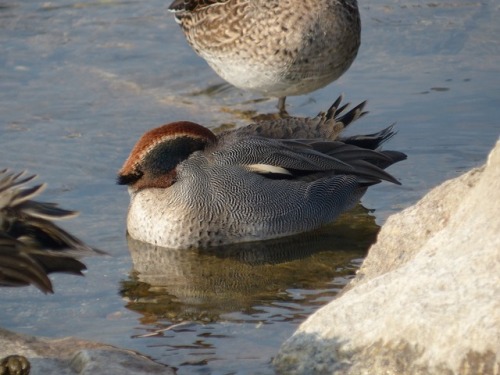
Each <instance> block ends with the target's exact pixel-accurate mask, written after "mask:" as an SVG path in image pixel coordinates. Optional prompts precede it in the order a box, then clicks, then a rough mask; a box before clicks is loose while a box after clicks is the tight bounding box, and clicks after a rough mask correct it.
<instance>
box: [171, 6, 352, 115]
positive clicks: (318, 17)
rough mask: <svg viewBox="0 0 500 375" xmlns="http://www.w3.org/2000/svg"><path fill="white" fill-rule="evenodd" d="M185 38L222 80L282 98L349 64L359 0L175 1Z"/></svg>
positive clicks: (306, 89) (306, 90) (339, 72)
mask: <svg viewBox="0 0 500 375" xmlns="http://www.w3.org/2000/svg"><path fill="white" fill-rule="evenodd" d="M169 9H170V10H171V11H173V12H175V17H176V20H177V21H178V22H179V23H180V25H181V27H182V30H183V31H184V34H185V35H186V38H187V41H188V43H189V44H190V45H191V47H192V48H193V49H194V50H195V51H196V53H198V54H199V55H200V56H201V57H203V58H204V59H205V60H206V61H207V63H208V64H209V65H210V66H211V67H212V68H213V69H214V70H215V72H216V73H217V74H219V75H220V76H221V77H222V78H223V79H225V80H226V81H228V82H229V83H231V84H233V85H234V86H236V87H239V88H241V89H244V90H250V91H254V92H257V93H260V94H262V95H266V96H271V97H279V98H280V103H279V106H280V110H283V111H284V109H285V108H284V104H285V101H284V98H285V97H286V96H289V95H302V94H306V93H309V92H312V91H314V90H317V89H319V88H321V87H324V86H326V85H328V84H329V83H330V82H332V81H334V80H336V79H337V78H339V77H340V76H341V75H342V74H343V73H344V72H345V71H346V70H347V69H348V68H349V66H350V65H351V64H352V62H353V61H354V59H355V57H356V55H357V52H358V49H359V45H360V34H361V23H360V17H359V11H358V5H357V2H356V0H225V1H224V0H222V1H215V0H204V1H202V0H176V1H174V2H173V3H172V5H171V6H170V8H169Z"/></svg>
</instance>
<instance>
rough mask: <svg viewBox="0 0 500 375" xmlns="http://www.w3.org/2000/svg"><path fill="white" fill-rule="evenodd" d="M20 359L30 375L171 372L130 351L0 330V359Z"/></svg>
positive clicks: (99, 344) (72, 339)
mask: <svg viewBox="0 0 500 375" xmlns="http://www.w3.org/2000/svg"><path fill="white" fill-rule="evenodd" d="M13 354H16V355H23V356H25V357H27V358H28V360H29V362H30V364H31V371H30V372H29V373H30V375H42V374H58V375H75V374H81V375H84V374H92V375H98V374H102V375H107V374H125V375H126V374H130V375H132V374H133V375H140V374H162V375H173V374H175V371H174V370H173V369H171V368H169V367H166V366H163V365H160V364H158V363H156V362H153V361H152V360H150V359H148V358H146V357H144V356H142V355H140V354H138V353H135V352H133V351H130V350H125V349H118V348H115V347H113V346H111V345H106V344H102V343H97V342H91V341H86V340H81V339H76V338H73V337H66V338H63V339H48V338H40V337H34V336H28V335H22V334H17V333H13V332H10V331H7V330H4V329H2V328H0V357H3V356H7V355H13Z"/></svg>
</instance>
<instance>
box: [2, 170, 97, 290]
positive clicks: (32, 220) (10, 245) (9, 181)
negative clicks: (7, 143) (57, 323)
mask: <svg viewBox="0 0 500 375" xmlns="http://www.w3.org/2000/svg"><path fill="white" fill-rule="evenodd" d="M35 177H36V176H35V175H31V176H26V175H25V174H24V173H19V174H14V173H12V172H9V171H7V170H1V171H0V286H23V285H29V284H32V285H34V286H36V287H37V288H38V289H40V290H41V291H42V292H44V293H53V287H52V282H51V281H50V279H49V278H48V276H47V275H48V274H50V273H52V272H65V273H72V274H76V275H82V271H83V270H85V269H86V267H85V265H84V264H83V263H81V262H80V261H79V260H78V258H80V257H83V256H88V255H97V254H104V252H103V251H101V250H97V249H93V248H91V247H89V246H87V245H86V244H84V243H83V242H82V241H80V240H79V239H78V238H76V237H74V236H73V235H71V234H69V233H68V232H66V231H65V230H64V229H62V228H60V227H59V226H57V225H56V224H54V223H53V222H52V220H60V219H67V218H70V217H73V216H76V215H77V212H75V211H67V210H64V209H62V208H59V207H57V205H56V204H54V203H48V202H39V201H34V200H32V198H33V197H35V196H37V195H38V194H40V192H41V191H43V189H44V188H45V186H46V185H45V184H40V185H36V186H33V187H26V188H25V187H24V186H25V185H26V184H27V183H28V182H30V181H32V180H33V179H34V178H35Z"/></svg>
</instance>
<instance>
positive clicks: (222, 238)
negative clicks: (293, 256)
mask: <svg viewBox="0 0 500 375" xmlns="http://www.w3.org/2000/svg"><path fill="white" fill-rule="evenodd" d="M340 103H341V98H339V99H338V100H337V101H336V102H335V103H334V105H333V106H332V107H331V108H330V109H329V110H328V111H327V112H326V113H320V114H319V115H318V116H317V117H315V118H284V119H280V120H276V121H269V122H260V123H256V124H250V125H248V126H246V127H243V128H241V129H236V130H233V131H228V132H224V133H222V134H220V135H219V136H218V137H215V136H214V135H213V134H212V135H208V138H207V134H206V131H207V129H206V128H203V127H202V126H200V125H197V124H193V123H188V122H179V123H173V124H169V125H164V126H163V127H160V128H156V129H153V130H151V131H150V132H147V133H146V134H145V135H144V136H143V137H142V138H141V139H140V140H139V142H138V143H137V145H136V146H135V147H134V150H133V151H132V153H131V155H130V156H129V158H128V160H127V161H126V163H125V165H124V167H123V168H122V170H121V171H120V175H119V182H121V183H124V184H128V185H129V186H130V190H129V191H130V193H131V205H130V208H129V214H128V220H127V228H128V232H129V234H130V235H131V236H132V237H133V238H135V239H139V240H142V241H145V242H149V243H153V244H157V245H160V246H165V247H173V248H183V247H208V246H216V245H222V244H228V243H235V242H246V241H255V240H263V239H269V238H276V237H282V236H286V235H291V234H295V233H300V232H305V231H309V230H312V229H315V228H318V227H319V226H321V225H324V224H326V223H329V222H331V221H333V220H335V218H337V217H338V216H339V215H340V214H341V213H342V212H344V211H346V210H348V209H350V208H351V207H352V206H353V205H354V204H356V202H358V201H359V199H360V198H361V197H362V195H363V194H364V193H365V191H366V189H367V188H368V187H369V186H371V185H374V184H377V183H379V182H381V181H382V180H386V181H390V182H393V183H396V184H399V182H398V181H397V180H396V179H395V178H394V177H393V176H391V175H390V174H389V173H387V172H386V171H384V168H386V167H388V166H389V165H391V164H393V163H396V162H398V161H400V160H403V159H405V158H406V155H405V154H403V153H401V152H398V151H382V150H380V146H381V144H382V143H383V142H384V141H386V140H387V139H389V138H390V137H392V136H393V135H394V131H393V128H392V126H391V127H388V128H387V129H384V130H382V131H380V132H378V133H376V134H371V135H368V136H356V137H349V138H344V139H343V138H341V137H340V136H339V134H340V133H341V131H342V130H343V129H344V128H345V127H346V126H348V125H349V124H350V123H351V122H352V121H354V120H356V119H358V118H359V117H360V116H362V115H363V114H364V112H363V108H364V103H362V104H360V105H358V106H356V107H355V108H353V109H352V110H351V111H347V112H346V108H347V106H345V105H344V106H341V105H340ZM197 139H205V142H201V143H200V142H199V141H197V143H196V144H199V145H200V147H199V149H198V150H197V151H192V153H191V154H190V155H189V156H187V157H185V158H184V160H182V161H180V162H179V161H177V162H176V163H177V165H176V167H175V168H171V167H165V168H164V169H163V170H162V167H161V166H170V165H171V164H172V163H171V162H170V161H169V160H172V158H176V155H175V154H173V153H172V152H169V150H170V151H171V150H176V149H179V145H181V144H182V145H185V144H186V143H187V144H189V143H190V142H191V140H197ZM356 143H358V144H361V143H363V144H364V145H366V146H367V148H362V147H359V146H358V145H357V144H356ZM175 160H177V159H175Z"/></svg>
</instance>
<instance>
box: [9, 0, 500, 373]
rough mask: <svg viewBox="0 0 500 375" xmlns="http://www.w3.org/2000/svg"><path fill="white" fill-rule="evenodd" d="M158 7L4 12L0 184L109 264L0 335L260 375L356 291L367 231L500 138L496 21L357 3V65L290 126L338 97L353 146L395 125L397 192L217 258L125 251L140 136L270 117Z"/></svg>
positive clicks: (489, 9)
mask: <svg viewBox="0 0 500 375" xmlns="http://www.w3.org/2000/svg"><path fill="white" fill-rule="evenodd" d="M167 6H168V2H164V1H159V0H151V1H142V2H139V1H113V0H107V1H104V0H101V1H80V2H78V1H64V0H61V1H54V2H42V1H28V0H24V1H22V2H21V1H5V0H4V1H0V43H1V44H0V156H1V165H0V168H2V167H9V168H14V169H18V170H21V169H28V170H29V171H30V172H33V173H38V174H39V175H40V176H41V180H43V181H45V182H47V183H48V184H49V188H48V189H47V191H46V192H45V193H44V196H43V198H44V199H46V200H53V201H57V202H59V203H60V204H61V205H62V206H63V207H67V208H72V209H78V210H80V211H81V216H80V217H79V218H77V219H75V220H73V221H71V222H68V223H65V227H66V228H68V229H70V230H72V231H73V232H74V233H75V234H77V235H79V236H80V237H82V238H83V239H84V240H86V241H87V242H89V243H90V244H92V245H94V246H97V247H100V248H102V249H105V250H107V251H108V252H110V253H111V254H112V257H109V258H100V259H88V260H87V262H86V263H87V265H88V267H89V271H88V273H87V276H86V277H85V278H84V279H82V278H76V277H71V276H65V275H56V276H54V277H53V280H54V284H55V289H56V294H55V295H53V296H43V295H41V294H40V293H39V292H38V291H37V290H35V289H34V288H23V289H5V288H4V289H2V290H0V298H1V301H2V309H1V312H0V325H1V326H2V327H5V328H8V329H12V330H15V331H18V332H24V333H29V334H35V335H46V336H51V337H61V336H67V335H74V336H79V337H83V338H87V339H91V340H97V341H104V342H108V343H111V344H115V345H119V346H123V347H127V348H131V349H135V350H139V351H141V352H143V353H145V354H146V355H148V356H150V357H151V358H153V359H154V360H157V361H159V362H161V363H165V364H169V365H172V366H176V367H177V368H178V373H179V374H192V373H203V374H210V373H213V374H248V373H251V374H257V373H258V374H271V373H272V369H271V366H270V361H271V358H272V356H273V355H274V354H275V353H276V351H277V350H278V348H279V345H280V344H281V343H282V342H283V341H284V340H285V339H286V338H287V337H288V336H289V335H290V334H291V333H292V332H293V330H294V329H295V328H296V326H297V325H298V324H299V323H300V322H301V321H303V319H304V318H305V317H306V316H308V315H309V314H310V313H311V312H313V311H314V310H316V309H317V308H318V307H319V306H322V305H323V304H325V303H327V302H328V301H330V300H331V299H332V298H334V296H335V294H336V293H337V292H338V291H339V290H340V289H341V288H342V286H343V285H344V284H345V283H346V282H347V281H348V280H349V278H350V277H352V275H353V273H354V271H355V269H356V268H357V267H358V266H359V264H360V262H361V260H362V258H363V256H364V255H365V252H366V250H367V248H368V247H369V244H370V243H372V242H373V241H374V239H375V236H376V232H377V225H376V224H382V223H383V221H384V220H385V219H386V218H387V216H388V215H390V214H391V213H394V212H398V211H400V210H401V209H403V208H405V207H407V206H408V205H410V204H412V203H414V202H415V201H417V200H418V199H419V198H420V197H421V196H423V195H424V194H425V193H426V192H427V191H428V190H429V189H430V188H432V187H434V186H435V185H437V184H439V183H440V182H442V181H443V180H445V179H448V178H451V177H454V176H457V175H459V174H461V173H462V172H464V171H466V170H468V169H470V168H471V167H474V166H477V165H479V164H480V163H482V162H483V161H484V160H485V157H486V155H487V153H488V151H489V149H490V148H491V146H492V145H493V144H494V142H495V141H496V139H497V138H498V136H499V134H500V124H499V120H498V119H499V118H500V106H499V104H500V88H499V87H500V74H499V73H500V65H499V64H498V62H499V61H500V39H498V35H499V34H500V24H499V23H498V22H497V21H498V19H499V16H500V14H499V13H500V11H499V7H500V6H499V5H498V4H497V2H496V1H495V0H489V1H480V2H478V1H464V0H460V1H453V2H451V1H450V2H426V1H421V0H415V1H412V2H410V3H408V2H405V3H402V2H400V1H396V0H393V1H390V0H373V1H371V2H361V4H360V7H361V12H362V21H363V41H362V47H361V50H360V53H359V55H358V58H357V60H356V61H355V63H354V64H353V66H352V67H351V69H350V70H349V71H348V73H347V74H345V75H344V76H343V77H342V78H341V79H340V80H339V81H337V82H336V83H334V84H332V85H330V86H328V87H327V88H324V89H322V90H319V91H317V92H315V93H312V94H310V95H306V96H301V97H293V98H289V99H288V101H287V102H288V103H289V104H290V107H289V111H290V112H291V113H293V114H300V115H314V114H316V113H317V112H319V111H320V110H324V109H326V108H327V107H328V106H329V105H330V104H331V102H332V101H333V100H334V99H335V98H336V97H337V96H338V94H339V93H344V94H345V96H346V99H348V100H350V101H351V102H359V101H362V100H365V99H369V103H368V109H369V110H370V111H371V113H370V114H369V115H368V116H366V117H365V118H364V119H362V120H361V121H359V123H358V124H356V125H354V126H353V128H352V129H351V133H356V132H360V133H362V132H363V133H364V132H372V131H375V130H378V129H380V128H382V127H384V126H386V125H387V124H389V123H392V122H397V127H398V130H399V133H398V135H397V136H396V137H395V138H393V140H391V142H390V143H389V144H388V146H390V147H391V148H394V149H397V150H401V151H404V152H406V153H407V154H408V156H409V158H408V160H407V161H405V162H402V163H399V164H397V165H395V166H393V167H391V169H390V171H391V173H393V174H394V175H395V176H397V177H398V178H399V179H400V180H401V181H402V183H403V186H401V187H400V186H393V185H390V184H387V183H384V184H380V185H378V186H376V187H374V188H372V189H371V190H370V191H369V192H368V194H367V195H366V196H365V198H363V205H364V206H365V207H368V208H370V209H371V210H372V212H366V211H365V210H363V209H361V208H358V210H357V211H356V212H354V213H352V214H349V215H345V216H344V218H343V220H341V221H340V222H339V223H336V224H335V225H333V226H330V227H327V228H325V229H324V230H322V231H319V232H317V233H314V234H311V235H310V236H309V235H308V236H299V237H296V238H294V239H292V241H291V244H290V243H287V242H280V241H277V242H273V241H271V242H269V243H264V244H259V245H255V246H253V245H252V246H250V247H248V246H247V247H233V248H227V249H224V250H223V251H220V252H218V253H217V254H213V253H206V252H170V253H165V252H162V251H161V249H155V248H151V247H148V246H144V245H140V244H137V243H134V242H133V241H129V242H127V239H126V237H125V222H124V218H125V215H126V209H127V205H128V196H127V193H126V191H125V190H124V189H123V188H122V187H119V186H116V185H115V184H114V179H115V175H116V171H117V170H118V169H119V168H120V166H121V163H122V162H123V161H124V160H125V158H126V156H127V155H128V152H129V151H130V149H131V147H132V145H133V144H134V142H135V141H136V140H137V138H138V137H139V136H140V135H141V134H142V133H143V132H144V131H145V130H147V129H149V128H151V127H154V126H157V125H160V124H162V123H166V122H170V121H173V120H177V119H189V120H191V121H197V122H200V123H203V124H205V125H207V126H209V127H212V128H216V127H219V126H221V125H241V124H244V123H245V122H247V121H248V116H250V115H254V114H257V113H268V112H273V111H274V110H275V104H276V101H275V100H260V99H261V98H259V97H257V96H252V95H250V94H248V93H245V92H242V91H239V90H237V89H234V88H230V87H228V86H227V85H224V84H223V82H222V81H221V80H220V79H219V78H218V77H217V76H216V75H215V73H213V72H212V71H211V70H210V69H209V68H208V66H207V65H206V64H205V63H204V62H203V61H202V60H201V59H199V58H198V57H197V56H196V55H195V54H194V52H192V51H191V49H190V48H189V47H188V46H187V44H186V42H185V40H184V37H183V35H182V33H181V31H180V29H179V27H178V25H176V24H175V22H174V20H173V19H172V16H171V15H170V14H168V12H167V11H166V7H167ZM148 259H155V263H151V262H148V261H147V260H148ZM151 264H153V265H154V266H155V267H157V268H156V269H155V268H154V267H152V266H151ZM148 265H149V266H148ZM61 317H64V319H61Z"/></svg>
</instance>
